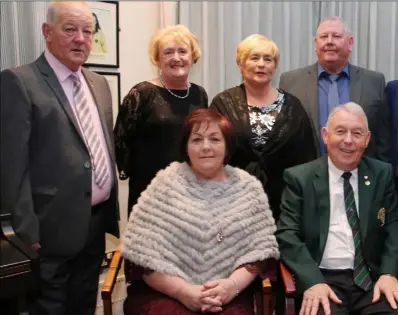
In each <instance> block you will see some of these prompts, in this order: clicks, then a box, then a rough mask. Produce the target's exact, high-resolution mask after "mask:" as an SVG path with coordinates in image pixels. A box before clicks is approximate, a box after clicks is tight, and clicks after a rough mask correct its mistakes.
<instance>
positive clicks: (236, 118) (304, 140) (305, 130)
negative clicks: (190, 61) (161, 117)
mask: <svg viewBox="0 0 398 315" xmlns="http://www.w3.org/2000/svg"><path fill="white" fill-rule="evenodd" d="M284 93H285V99H284V103H283V105H282V108H281V111H280V112H279V114H278V116H277V117H276V119H275V124H274V126H273V128H272V130H271V132H270V134H269V137H268V140H267V143H266V144H265V145H264V146H263V147H262V148H261V150H259V149H255V148H254V146H253V144H252V130H251V126H250V117H249V109H248V105H247V97H246V91H245V87H244V85H243V84H242V85H240V86H237V87H234V88H230V89H227V90H225V91H223V92H221V93H219V94H218V95H217V96H215V97H214V99H213V101H212V103H211V104H210V107H211V108H214V109H215V110H217V111H218V112H219V113H221V114H223V115H224V116H226V117H227V118H228V119H229V120H230V122H231V123H232V126H233V128H234V133H235V137H236V148H235V150H234V152H233V153H231V154H230V155H231V158H230V161H229V164H230V165H232V166H235V167H239V168H241V169H244V170H246V171H247V172H249V173H250V174H252V175H254V176H256V177H257V178H258V179H259V180H260V181H261V183H262V184H263V187H264V190H265V192H266V193H267V195H268V199H269V203H270V207H271V209H272V212H273V215H274V218H275V220H278V217H279V212H280V211H279V204H280V199H281V195H282V190H283V186H284V183H283V171H284V170H285V169H286V168H289V167H292V166H295V165H299V164H302V163H306V162H309V161H312V160H314V159H316V147H315V145H314V140H313V139H314V135H313V130H312V127H311V122H310V119H309V118H308V115H307V113H306V112H305V110H304V109H303V107H302V106H301V103H300V101H299V100H298V99H297V98H296V97H294V96H293V95H291V94H289V93H286V92H284Z"/></svg>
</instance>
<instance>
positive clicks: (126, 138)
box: [114, 88, 141, 180]
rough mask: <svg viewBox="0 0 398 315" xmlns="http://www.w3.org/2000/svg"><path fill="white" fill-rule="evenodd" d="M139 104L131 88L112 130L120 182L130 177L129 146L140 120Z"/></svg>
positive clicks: (138, 97)
mask: <svg viewBox="0 0 398 315" xmlns="http://www.w3.org/2000/svg"><path fill="white" fill-rule="evenodd" d="M140 102H141V99H140V92H139V91H138V90H137V89H136V88H132V89H131V90H130V92H129V93H128V94H127V95H126V96H125V98H124V99H123V102H122V104H121V106H120V108H119V113H118V115H117V119H116V124H115V129H114V136H115V155H116V164H117V168H118V171H119V178H120V179H121V180H126V179H127V178H129V177H130V171H129V164H130V161H131V159H130V152H131V147H130V146H131V143H132V141H131V140H132V137H133V135H134V132H135V130H136V127H137V123H138V121H139V120H140V118H141V114H140Z"/></svg>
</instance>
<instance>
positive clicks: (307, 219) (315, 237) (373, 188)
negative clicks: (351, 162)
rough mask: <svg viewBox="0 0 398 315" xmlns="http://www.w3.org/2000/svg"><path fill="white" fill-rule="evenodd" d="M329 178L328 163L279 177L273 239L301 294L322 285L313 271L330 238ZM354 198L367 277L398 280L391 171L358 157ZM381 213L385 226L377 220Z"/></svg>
mask: <svg viewBox="0 0 398 315" xmlns="http://www.w3.org/2000/svg"><path fill="white" fill-rule="evenodd" d="M328 174H329V172H328V163H327V157H322V158H319V159H317V160H315V161H313V162H310V163H307V164H303V165H300V166H296V167H293V168H290V169H288V170H286V171H285V174H284V180H285V183H286V186H285V189H284V192H283V195H282V203H281V216H280V219H279V223H278V229H277V232H276V237H277V240H278V242H279V250H280V252H281V259H282V260H283V261H284V262H285V263H286V265H287V266H288V267H289V268H290V269H291V270H292V272H293V273H294V275H295V279H296V283H297V287H298V290H299V291H300V292H301V293H302V292H304V291H305V290H306V289H308V288H309V287H311V286H313V285H315V284H317V283H322V282H324V280H323V276H322V273H321V272H320V270H319V268H318V265H319V263H320V262H321V260H322V256H323V252H324V250H325V245H326V240H327V237H328V232H329V218H330V198H329V175H328ZM365 176H367V178H366V180H365ZM366 181H369V182H370V185H366V184H365V182H366ZM358 194H359V195H358V196H359V198H358V200H359V209H358V210H359V219H360V231H361V232H360V233H361V239H362V245H363V251H364V258H365V261H366V263H367V265H368V266H369V268H370V270H371V276H372V278H373V279H374V280H377V279H378V278H379V276H380V275H381V274H383V273H388V274H392V275H394V276H397V275H398V241H397V240H398V208H397V206H398V204H397V196H396V192H395V188H394V182H393V173H392V168H391V165H390V164H387V163H384V162H382V161H379V160H376V159H372V158H368V157H363V158H362V160H361V162H360V164H359V166H358ZM382 208H384V209H385V222H384V224H383V223H382V219H380V218H378V216H379V215H380V213H381V212H380V209H382Z"/></svg>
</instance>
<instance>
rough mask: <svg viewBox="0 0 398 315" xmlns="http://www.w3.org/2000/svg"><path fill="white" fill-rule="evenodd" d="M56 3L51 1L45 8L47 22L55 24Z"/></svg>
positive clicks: (56, 15)
mask: <svg viewBox="0 0 398 315" xmlns="http://www.w3.org/2000/svg"><path fill="white" fill-rule="evenodd" d="M57 17H58V14H57V4H56V2H51V3H50V4H49V5H48V8H47V20H46V22H47V23H48V24H55V23H56V22H57Z"/></svg>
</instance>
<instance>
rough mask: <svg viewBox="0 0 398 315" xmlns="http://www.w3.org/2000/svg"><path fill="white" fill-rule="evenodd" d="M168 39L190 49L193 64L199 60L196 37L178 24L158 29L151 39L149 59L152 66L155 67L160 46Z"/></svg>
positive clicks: (199, 53)
mask: <svg viewBox="0 0 398 315" xmlns="http://www.w3.org/2000/svg"><path fill="white" fill-rule="evenodd" d="M168 37H169V38H171V39H172V40H175V41H176V42H177V43H179V44H186V45H188V46H189V47H190V49H191V53H192V61H193V63H196V62H197V61H198V60H199V58H200V55H201V54H202V52H201V51H200V48H199V44H198V40H197V38H196V36H195V35H194V34H192V33H191V31H190V30H189V29H188V28H187V27H186V26H184V25H181V24H178V25H174V26H169V27H165V28H162V29H160V30H159V31H157V32H156V34H155V35H154V36H153V37H152V38H151V41H150V43H149V58H150V60H151V62H152V64H153V65H155V66H156V65H157V64H158V62H159V49H160V45H161V44H162V42H163V41H164V40H165V39H166V38H168ZM169 40H170V39H169Z"/></svg>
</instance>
